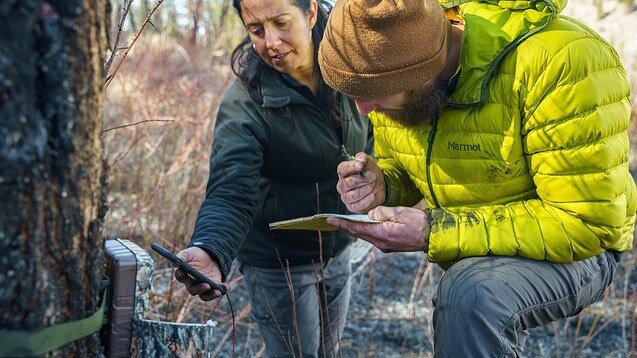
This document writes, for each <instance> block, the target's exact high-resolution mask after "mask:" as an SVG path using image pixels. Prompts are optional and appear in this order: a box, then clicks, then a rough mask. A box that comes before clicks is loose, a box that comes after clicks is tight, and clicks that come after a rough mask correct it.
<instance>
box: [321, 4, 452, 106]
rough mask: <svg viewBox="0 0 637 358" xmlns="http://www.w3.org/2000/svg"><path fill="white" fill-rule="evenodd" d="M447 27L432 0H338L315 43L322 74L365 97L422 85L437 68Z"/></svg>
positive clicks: (350, 92) (444, 53)
mask: <svg viewBox="0 0 637 358" xmlns="http://www.w3.org/2000/svg"><path fill="white" fill-rule="evenodd" d="M451 28H452V27H451V23H450V22H449V21H448V20H446V19H445V16H444V13H443V9H442V7H441V6H440V4H439V3H438V1H437V0H338V1H337V2H336V5H335V6H334V10H332V13H331V15H330V17H329V20H328V24H327V28H326V30H325V35H324V36H323V41H321V45H320V47H319V53H318V60H319V65H320V66H321V72H322V74H323V78H324V79H325V82H326V83H327V84H328V85H329V86H330V87H332V88H334V89H335V90H337V91H339V92H343V93H345V94H347V95H351V96H355V97H365V98H379V97H385V96H388V95H392V94H396V93H399V92H403V91H406V90H410V89H413V88H416V87H419V86H422V85H423V84H424V83H425V82H427V81H429V80H431V79H433V78H434V77H435V76H436V75H438V73H440V71H442V68H443V67H444V64H445V60H446V58H447V48H448V42H449V41H450V37H451V31H452V30H451Z"/></svg>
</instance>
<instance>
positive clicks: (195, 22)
mask: <svg viewBox="0 0 637 358" xmlns="http://www.w3.org/2000/svg"><path fill="white" fill-rule="evenodd" d="M202 5H203V1H202V0H195V3H194V4H191V10H192V30H191V31H190V43H191V44H193V45H195V44H197V32H198V31H199V20H200V18H201V6H202Z"/></svg>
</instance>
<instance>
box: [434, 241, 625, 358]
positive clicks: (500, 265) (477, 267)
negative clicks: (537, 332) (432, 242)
mask: <svg viewBox="0 0 637 358" xmlns="http://www.w3.org/2000/svg"><path fill="white" fill-rule="evenodd" d="M617 259H618V256H616V254H613V253H610V252H605V253H603V254H601V255H598V256H596V257H593V258H590V259H588V260H585V261H579V262H573V263H567V264H555V263H551V262H548V261H533V260H528V259H523V258H520V257H496V256H487V257H472V258H467V259H463V260H461V261H459V262H458V263H456V264H455V265H453V266H452V267H451V268H450V269H449V270H448V271H447V272H445V273H444V275H443V276H442V278H441V281H440V285H439V286H438V290H437V292H436V294H435V296H434V299H433V301H434V307H435V308H434V317H433V324H434V352H435V353H434V355H435V357H514V356H519V355H520V353H521V352H522V348H523V346H524V341H525V339H526V332H525V330H527V329H529V328H533V327H537V326H540V325H543V324H546V323H549V322H553V321H556V320H558V319H561V318H565V317H569V316H573V315H576V314H578V313H579V312H580V311H582V310H583V309H584V308H585V307H586V306H588V305H590V304H592V303H594V302H596V301H598V300H599V299H600V298H601V297H602V295H603V293H604V290H605V289H606V287H607V286H608V285H609V284H610V283H611V280H612V278H613V275H614V274H615V271H616V269H617Z"/></svg>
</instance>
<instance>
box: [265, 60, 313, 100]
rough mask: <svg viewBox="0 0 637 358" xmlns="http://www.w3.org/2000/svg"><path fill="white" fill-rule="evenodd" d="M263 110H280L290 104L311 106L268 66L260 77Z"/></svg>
mask: <svg viewBox="0 0 637 358" xmlns="http://www.w3.org/2000/svg"><path fill="white" fill-rule="evenodd" d="M261 96H262V97H263V104H262V107H263V108H280V107H283V106H286V105H288V104H290V103H303V104H312V102H310V101H308V100H307V99H306V98H305V97H303V96H302V95H301V94H299V93H298V92H297V91H295V90H293V89H291V88H290V87H289V86H288V85H287V84H286V83H285V81H283V79H282V78H281V75H280V74H279V73H278V72H277V71H276V70H275V69H273V68H271V67H270V66H264V70H263V73H262V75H261Z"/></svg>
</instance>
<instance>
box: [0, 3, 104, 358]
mask: <svg viewBox="0 0 637 358" xmlns="http://www.w3.org/2000/svg"><path fill="white" fill-rule="evenodd" d="M107 1H108V0H51V1H49V2H45V1H34V0H9V1H1V2H0V29H1V31H0V252H2V254H1V255H0V327H2V329H8V330H27V331H37V330H39V329H42V328H45V327H49V326H53V325H56V324H60V323H65V322H70V321H75V320H80V319H83V318H85V317H88V316H90V315H91V314H93V313H94V312H95V311H96V310H97V309H98V307H99V301H100V298H101V280H102V277H103V274H104V248H103V241H102V238H101V235H100V232H101V229H102V220H103V218H104V214H105V210H106V204H105V203H106V197H105V195H106V191H105V190H106V189H105V188H106V185H105V178H106V175H105V171H104V164H103V158H102V157H103V153H102V152H103V145H102V139H101V130H102V105H103V84H104V80H105V78H104V71H103V64H104V57H105V53H106V33H107V31H108V29H109V23H108V22H109V20H108V19H109V18H110V13H109V11H110V7H109V6H108V5H107ZM101 352H102V349H101V347H100V342H99V335H98V334H92V335H90V336H88V337H86V338H83V339H80V340H77V341H74V342H72V343H70V344H68V345H66V346H65V347H63V348H61V349H58V350H56V351H54V352H52V355H53V356H64V357H69V356H75V357H87V356H99V355H101V354H102V353H101Z"/></svg>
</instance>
